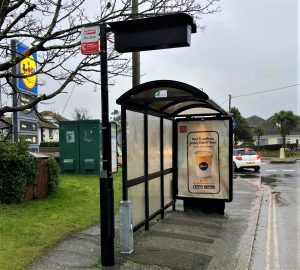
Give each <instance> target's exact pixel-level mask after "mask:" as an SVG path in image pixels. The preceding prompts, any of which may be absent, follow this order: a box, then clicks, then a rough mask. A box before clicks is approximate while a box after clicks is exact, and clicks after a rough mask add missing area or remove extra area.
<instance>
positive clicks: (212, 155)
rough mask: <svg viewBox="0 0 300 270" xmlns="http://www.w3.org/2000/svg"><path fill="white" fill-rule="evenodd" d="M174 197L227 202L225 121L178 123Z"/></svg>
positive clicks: (228, 164)
mask: <svg viewBox="0 0 300 270" xmlns="http://www.w3.org/2000/svg"><path fill="white" fill-rule="evenodd" d="M177 128H178V130H177V132H178V196H183V197H194V198H214V199H225V200H226V199H229V183H230V181H229V178H230V171H229V166H232V164H231V162H230V160H229V147H230V135H229V120H228V121H227V120H205V121H179V122H178V126H177Z"/></svg>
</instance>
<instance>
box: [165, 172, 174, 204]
mask: <svg viewBox="0 0 300 270" xmlns="http://www.w3.org/2000/svg"><path fill="white" fill-rule="evenodd" d="M172 186H173V174H172V173H169V174H166V175H164V204H165V206H166V205H167V204H168V203H170V202H171V201H173V188H172Z"/></svg>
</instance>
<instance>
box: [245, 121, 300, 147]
mask: <svg viewBox="0 0 300 270" xmlns="http://www.w3.org/2000/svg"><path fill="white" fill-rule="evenodd" d="M246 120H247V122H248V124H249V126H250V127H252V128H254V127H258V126H261V127H262V128H263V130H264V134H263V135H262V136H261V137H260V139H259V145H261V146H263V145H272V144H282V137H281V135H280V133H279V130H278V129H277V128H276V126H275V125H274V124H272V123H271V121H270V119H267V120H265V119H262V118H260V117H258V116H256V115H254V116H251V117H248V118H247V119H246ZM255 144H256V145H258V142H257V139H256V140H255ZM286 144H287V147H288V145H289V144H298V146H299V144H300V125H298V127H297V128H296V129H294V130H293V131H292V132H291V134H289V135H288V136H287V137H286Z"/></svg>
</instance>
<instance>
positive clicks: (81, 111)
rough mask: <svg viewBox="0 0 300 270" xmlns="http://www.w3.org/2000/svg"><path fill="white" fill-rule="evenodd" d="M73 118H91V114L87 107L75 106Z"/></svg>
mask: <svg viewBox="0 0 300 270" xmlns="http://www.w3.org/2000/svg"><path fill="white" fill-rule="evenodd" d="M72 118H73V119H74V120H88V119H91V117H90V116H89V111H88V109H86V108H79V107H75V108H74V111H73V113H72Z"/></svg>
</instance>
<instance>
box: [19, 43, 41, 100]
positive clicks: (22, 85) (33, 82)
mask: <svg viewBox="0 0 300 270" xmlns="http://www.w3.org/2000/svg"><path fill="white" fill-rule="evenodd" d="M27 51H28V48H27V47H26V46H25V45H24V44H22V43H18V44H17V53H18V55H23V54H25V53H26V52H27ZM36 70H37V54H36V53H34V54H33V55H30V56H28V57H26V58H24V59H23V60H22V61H21V62H20V63H19V65H18V74H19V75H22V76H28V75H31V74H34V73H35V72H36ZM17 85H18V88H19V89H20V90H23V91H26V92H30V93H32V94H35V95H37V93H38V92H37V88H38V87H37V76H36V75H32V76H28V77H24V78H17Z"/></svg>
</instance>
